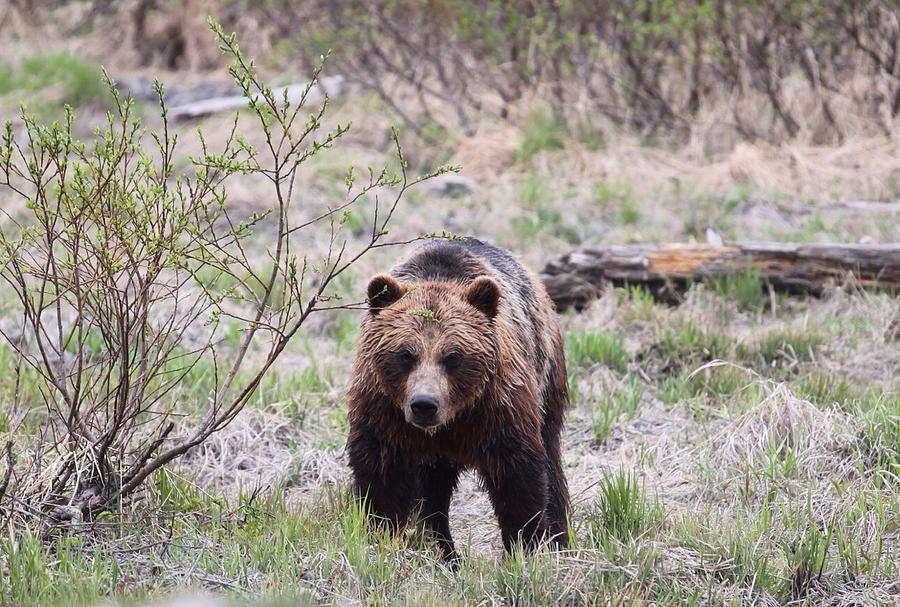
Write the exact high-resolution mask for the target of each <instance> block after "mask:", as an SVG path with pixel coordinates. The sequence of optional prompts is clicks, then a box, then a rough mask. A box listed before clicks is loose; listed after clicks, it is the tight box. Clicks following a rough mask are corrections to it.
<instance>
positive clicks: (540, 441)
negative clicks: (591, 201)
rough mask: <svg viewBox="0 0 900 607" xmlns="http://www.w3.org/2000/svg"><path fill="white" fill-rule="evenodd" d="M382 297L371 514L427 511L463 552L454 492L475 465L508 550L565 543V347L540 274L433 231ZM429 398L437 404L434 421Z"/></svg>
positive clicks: (377, 297)
mask: <svg viewBox="0 0 900 607" xmlns="http://www.w3.org/2000/svg"><path fill="white" fill-rule="evenodd" d="M368 299H369V306H370V309H369V312H368V314H367V315H366V318H365V320H364V321H363V324H362V329H361V332H360V337H359V343H358V349H357V357H356V362H355V365H354V372H353V380H352V383H351V386H350V391H349V405H350V412H349V419H350V435H349V438H348V442H347V451H348V454H349V458H350V466H351V468H352V470H353V475H354V480H355V488H356V491H357V492H358V494H359V495H360V496H361V497H364V498H365V499H366V503H367V506H368V508H369V509H370V512H371V514H372V515H374V516H376V517H379V518H381V519H384V520H387V521H389V522H390V523H391V524H392V525H393V526H395V527H396V526H402V525H403V524H405V523H406V521H407V519H408V518H409V516H410V515H411V514H412V512H413V511H414V510H415V509H416V508H418V509H419V514H420V517H421V520H423V521H424V524H425V527H426V529H427V530H428V531H429V532H430V534H431V535H432V536H433V537H434V538H435V539H436V540H437V541H438V544H439V546H440V547H441V549H442V552H443V554H444V556H445V557H446V558H448V559H453V558H455V557H456V552H455V549H454V545H453V540H452V538H451V536H450V527H449V519H448V511H449V506H450V498H451V496H452V493H453V491H454V489H455V487H456V483H457V480H458V477H459V474H460V472H461V471H463V470H466V469H475V470H477V472H478V473H479V475H480V477H481V479H482V483H483V485H484V488H485V489H486V490H487V492H488V494H489V496H490V498H491V502H492V503H493V506H494V510H495V512H496V515H497V518H498V521H499V524H500V529H501V533H502V536H503V544H504V546H505V547H506V549H507V550H510V549H511V548H512V547H513V545H515V544H516V543H517V542H521V543H522V544H523V545H524V546H526V547H533V546H535V545H536V544H538V543H539V542H540V541H542V540H544V539H551V540H552V541H553V542H555V543H556V544H557V545H561V546H564V545H565V544H566V540H567V511H568V501H569V499H568V490H567V486H566V479H565V477H564V475H563V470H562V465H561V461H560V446H559V444H560V443H559V439H560V432H561V429H562V424H563V415H564V411H565V409H566V406H567V404H568V393H567V389H566V377H567V376H566V363H565V353H564V349H563V343H562V338H561V335H560V329H559V325H558V322H557V319H556V314H555V312H554V309H553V304H552V303H551V302H550V299H549V298H548V297H547V294H546V292H545V291H544V288H543V286H542V285H541V283H540V281H539V280H538V279H537V277H536V276H534V275H533V274H532V273H530V272H529V271H527V270H526V269H525V268H523V267H522V265H521V264H519V262H518V261H516V260H515V259H514V258H513V257H512V256H511V255H510V254H509V253H507V252H506V251H504V250H502V249H499V248H497V247H494V246H492V245H489V244H486V243H483V242H481V241H478V240H475V239H471V238H466V239H457V240H452V241H430V242H428V243H426V244H424V245H422V246H420V247H419V248H417V249H416V250H415V251H414V252H413V253H412V255H411V256H410V257H409V258H408V259H406V260H405V261H403V262H401V263H400V264H399V265H397V266H396V267H395V268H393V270H391V272H390V274H380V275H377V276H375V277H374V278H372V280H371V281H370V283H369V286H368ZM417 399H426V401H427V402H428V403H432V404H429V405H428V407H429V410H428V413H429V414H430V412H431V407H433V408H434V413H433V417H429V419H428V420H427V422H422V420H421V419H419V417H417V415H418V414H417V413H416V411H415V409H416V407H415V406H414V401H416V400H417ZM420 413H421V411H420Z"/></svg>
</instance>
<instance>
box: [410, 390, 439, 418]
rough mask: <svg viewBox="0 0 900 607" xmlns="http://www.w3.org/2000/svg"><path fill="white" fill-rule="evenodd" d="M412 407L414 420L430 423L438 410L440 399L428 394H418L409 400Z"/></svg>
mask: <svg viewBox="0 0 900 607" xmlns="http://www.w3.org/2000/svg"><path fill="white" fill-rule="evenodd" d="M409 408H410V409H412V414H413V421H415V422H416V423H417V424H420V425H428V424H429V422H431V421H432V420H433V419H434V414H435V413H437V410H438V400H437V399H436V398H435V397H433V396H429V395H428V394H416V395H415V396H413V397H412V400H411V401H410V402H409Z"/></svg>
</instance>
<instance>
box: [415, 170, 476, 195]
mask: <svg viewBox="0 0 900 607" xmlns="http://www.w3.org/2000/svg"><path fill="white" fill-rule="evenodd" d="M423 187H424V188H425V190H426V191H427V192H428V193H429V194H434V195H436V196H448V197H450V198H458V197H460V196H465V195H467V194H471V193H472V192H474V191H475V182H474V181H472V180H471V179H469V178H468V177H463V176H462V175H457V174H456V173H445V174H443V175H438V176H437V177H432V178H431V179H429V180H428V181H426V182H425V183H424V184H423Z"/></svg>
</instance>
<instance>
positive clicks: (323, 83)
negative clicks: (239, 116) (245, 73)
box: [169, 76, 344, 120]
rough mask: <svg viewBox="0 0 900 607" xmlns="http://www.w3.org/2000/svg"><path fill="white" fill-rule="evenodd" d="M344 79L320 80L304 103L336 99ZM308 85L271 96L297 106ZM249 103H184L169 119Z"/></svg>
mask: <svg viewBox="0 0 900 607" xmlns="http://www.w3.org/2000/svg"><path fill="white" fill-rule="evenodd" d="M343 84H344V78H343V77H342V76H328V77H327V78H320V79H319V80H318V81H317V82H316V83H315V84H314V85H313V86H312V88H310V90H309V92H308V93H306V99H305V100H304V102H305V103H306V104H308V105H319V104H321V103H322V101H324V99H325V96H326V95H327V96H328V97H336V96H338V95H340V94H341V92H342V91H343ZM308 86H309V85H308V84H305V83H304V84H291V85H289V86H285V87H281V88H276V89H273V90H272V94H273V96H274V98H275V100H276V101H279V102H280V101H282V100H283V99H284V98H285V96H287V100H288V101H289V102H290V103H292V104H297V103H299V102H300V101H301V99H302V98H303V94H304V92H306V89H307V87H308ZM259 98H260V94H259V93H257V94H256V95H254V96H253V99H254V100H257V99H259ZM248 104H249V101H248V99H247V98H246V97H244V96H243V95H232V96H228V97H212V98H210V99H201V100H200V101H194V102H191V103H185V104H183V105H178V106H175V107H173V108H170V109H169V117H170V118H172V119H173V120H187V119H190V118H200V117H203V116H208V115H209V114H215V113H218V112H225V111H228V110H236V109H240V108H244V107H247V105H248Z"/></svg>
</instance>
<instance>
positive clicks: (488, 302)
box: [466, 276, 500, 318]
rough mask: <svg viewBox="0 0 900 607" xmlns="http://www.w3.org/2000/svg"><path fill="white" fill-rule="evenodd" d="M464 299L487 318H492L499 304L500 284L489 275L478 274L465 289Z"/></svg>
mask: <svg viewBox="0 0 900 607" xmlns="http://www.w3.org/2000/svg"><path fill="white" fill-rule="evenodd" d="M466 301H468V302H469V303H470V304H472V305H473V306H475V309H476V310H479V311H480V312H482V313H484V315H485V316H487V317H488V318H493V317H495V316H496V315H497V309H498V307H499V306H500V286H499V285H498V284H497V282H496V281H495V280H494V279H493V278H491V277H490V276H479V277H478V278H476V279H475V280H473V281H472V283H471V284H470V285H469V287H468V288H467V289H466Z"/></svg>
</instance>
